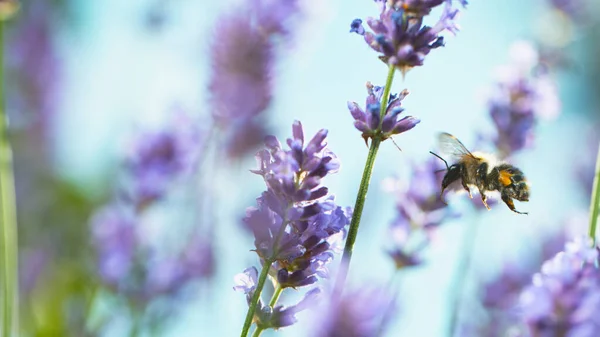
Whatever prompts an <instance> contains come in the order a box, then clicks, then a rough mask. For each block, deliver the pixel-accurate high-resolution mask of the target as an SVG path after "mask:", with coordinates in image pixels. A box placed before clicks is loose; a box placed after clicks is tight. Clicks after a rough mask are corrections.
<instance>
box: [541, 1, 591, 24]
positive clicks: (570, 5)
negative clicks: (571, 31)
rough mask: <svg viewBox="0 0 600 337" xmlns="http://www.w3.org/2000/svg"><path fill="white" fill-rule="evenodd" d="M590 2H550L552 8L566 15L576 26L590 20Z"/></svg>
mask: <svg viewBox="0 0 600 337" xmlns="http://www.w3.org/2000/svg"><path fill="white" fill-rule="evenodd" d="M588 2H589V1H587V0H548V4H549V5H550V6H551V7H553V8H554V9H556V10H558V11H560V12H561V13H564V14H565V15H566V16H567V17H568V18H569V19H571V20H572V21H573V23H575V24H581V23H582V22H586V21H588V20H589V19H590V16H589V14H590V13H589V10H590V8H589V3H588ZM590 3H591V2H590Z"/></svg>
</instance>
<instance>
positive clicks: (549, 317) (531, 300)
mask: <svg viewBox="0 0 600 337" xmlns="http://www.w3.org/2000/svg"><path fill="white" fill-rule="evenodd" d="M598 262H599V261H598V248H597V247H591V241H590V240H589V239H588V238H586V237H582V238H579V239H576V240H574V241H571V242H568V243H567V244H566V245H565V250H564V251H563V252H560V253H558V254H557V255H556V256H555V257H554V258H552V259H551V260H548V261H547V262H545V263H544V265H543V266H542V270H541V272H540V273H538V274H536V275H534V277H533V284H531V285H530V286H529V287H527V288H526V289H525V290H524V291H523V293H522V294H521V297H520V305H521V309H522V317H523V320H524V321H525V322H526V323H527V325H528V327H529V330H530V332H531V334H532V335H533V336H577V337H593V336H598V335H600V321H598V319H597V318H596V313H597V312H598V311H599V310H600V269H598V267H597V266H598Z"/></svg>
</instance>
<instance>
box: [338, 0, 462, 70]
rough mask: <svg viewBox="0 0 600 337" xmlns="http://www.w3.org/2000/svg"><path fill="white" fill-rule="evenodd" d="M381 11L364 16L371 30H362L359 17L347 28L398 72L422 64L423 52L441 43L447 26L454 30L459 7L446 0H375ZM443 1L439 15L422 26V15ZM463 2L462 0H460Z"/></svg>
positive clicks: (455, 29)
mask: <svg viewBox="0 0 600 337" xmlns="http://www.w3.org/2000/svg"><path fill="white" fill-rule="evenodd" d="M376 2H377V3H378V4H379V6H380V8H381V13H380V15H379V19H375V18H368V19H367V24H368V25H369V27H370V28H371V30H372V31H370V32H365V29H364V28H363V26H362V21H361V20H360V19H355V20H354V21H353V22H352V24H351V29H350V31H351V32H356V33H358V34H360V35H363V36H364V39H365V42H367V44H368V45H369V46H370V47H371V48H372V49H373V50H375V51H377V52H379V53H381V54H382V55H381V56H380V57H379V58H380V59H381V60H382V61H384V62H385V63H387V64H389V65H393V66H395V67H396V68H398V69H399V70H401V71H402V72H406V71H408V70H409V69H411V68H413V67H416V66H422V65H423V61H424V60H425V56H426V55H427V54H429V52H430V51H431V50H432V49H435V48H438V47H441V46H443V45H444V38H443V37H442V36H441V35H440V34H441V33H442V32H443V31H445V30H448V31H449V32H451V33H452V34H455V33H456V32H457V31H458V26H457V24H456V22H455V20H456V17H457V15H458V12H459V10H458V9H456V8H454V7H453V6H452V1H449V0H398V1H376ZM443 3H445V6H444V9H443V13H442V16H441V17H440V19H439V20H438V22H437V23H436V24H435V25H434V26H433V27H429V26H424V25H423V18H424V16H426V15H428V14H429V13H430V12H431V10H432V9H433V8H435V7H437V6H440V5H441V4H443ZM461 3H462V5H463V6H464V5H466V1H461Z"/></svg>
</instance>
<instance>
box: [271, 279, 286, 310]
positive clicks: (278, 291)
mask: <svg viewBox="0 0 600 337" xmlns="http://www.w3.org/2000/svg"><path fill="white" fill-rule="evenodd" d="M281 291H283V288H282V287H281V285H279V284H278V285H277V288H275V292H274V293H273V297H271V301H269V306H270V307H271V308H272V307H274V306H275V304H276V303H277V300H278V299H279V296H281Z"/></svg>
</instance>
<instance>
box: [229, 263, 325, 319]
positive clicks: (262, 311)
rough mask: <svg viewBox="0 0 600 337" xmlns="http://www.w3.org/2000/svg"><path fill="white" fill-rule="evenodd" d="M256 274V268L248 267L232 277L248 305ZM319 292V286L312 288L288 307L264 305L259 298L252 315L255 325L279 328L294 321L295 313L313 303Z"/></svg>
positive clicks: (236, 288)
mask: <svg viewBox="0 0 600 337" xmlns="http://www.w3.org/2000/svg"><path fill="white" fill-rule="evenodd" d="M257 276H258V272H257V270H256V268H254V267H250V268H247V269H246V270H244V272H243V273H240V274H237V275H236V276H235V277H234V283H235V286H234V287H233V289H234V290H235V291H239V292H243V293H244V294H245V295H246V300H247V301H248V305H250V300H251V298H252V295H253V294H254V291H255V290H256V283H257ZM320 293H321V290H320V289H319V288H313V289H311V290H309V291H308V292H306V294H305V295H304V297H303V298H302V299H301V300H300V301H299V302H298V303H297V304H295V305H292V306H288V307H284V306H282V305H278V306H275V307H271V306H268V305H264V304H263V303H262V301H261V300H260V299H259V301H258V304H257V308H256V311H255V315H254V316H255V317H254V319H255V321H256V325H257V327H258V328H260V329H269V328H271V329H279V328H283V327H286V326H290V325H292V324H294V323H296V322H297V319H296V314H297V313H298V312H300V311H302V310H305V309H306V308H308V307H309V306H311V305H314V303H315V302H316V301H317V299H318V297H319V295H320Z"/></svg>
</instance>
